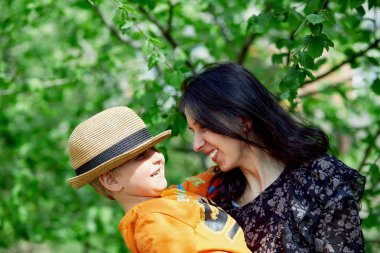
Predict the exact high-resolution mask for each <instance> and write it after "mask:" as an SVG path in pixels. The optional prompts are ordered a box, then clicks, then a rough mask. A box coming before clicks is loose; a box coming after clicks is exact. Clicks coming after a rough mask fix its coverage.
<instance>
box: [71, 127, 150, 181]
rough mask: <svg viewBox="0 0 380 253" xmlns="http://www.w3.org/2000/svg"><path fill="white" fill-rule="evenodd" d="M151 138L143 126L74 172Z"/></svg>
mask: <svg viewBox="0 0 380 253" xmlns="http://www.w3.org/2000/svg"><path fill="white" fill-rule="evenodd" d="M150 138H152V135H151V134H150V133H149V131H148V129H146V128H143V129H141V130H139V131H137V132H135V133H133V134H131V135H129V136H127V137H126V138H124V139H123V140H121V141H119V142H118V143H116V144H115V145H113V146H111V147H109V148H108V149H106V150H105V151H103V152H102V153H100V154H99V155H97V156H95V157H94V158H92V159H91V160H89V161H88V162H86V163H84V164H83V165H82V166H80V167H79V168H78V169H76V170H75V173H76V174H77V176H79V175H81V174H83V173H86V172H88V171H90V170H92V169H93V168H96V167H97V166H99V165H101V164H103V163H105V162H107V161H109V160H111V159H112V158H114V157H117V156H119V155H121V154H123V153H125V152H127V151H129V150H131V149H133V148H135V147H137V146H138V145H140V144H141V143H143V142H145V141H147V140H149V139H150Z"/></svg>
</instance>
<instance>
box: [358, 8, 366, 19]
mask: <svg viewBox="0 0 380 253" xmlns="http://www.w3.org/2000/svg"><path fill="white" fill-rule="evenodd" d="M356 11H357V12H358V13H359V15H360V16H362V17H363V16H364V15H365V10H364V8H363V6H359V7H357V8H356Z"/></svg>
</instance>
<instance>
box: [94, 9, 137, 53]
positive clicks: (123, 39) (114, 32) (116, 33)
mask: <svg viewBox="0 0 380 253" xmlns="http://www.w3.org/2000/svg"><path fill="white" fill-rule="evenodd" d="M90 6H91V7H92V9H93V10H94V11H95V14H96V15H97V16H98V17H99V18H100V20H101V21H102V22H103V24H104V25H105V26H106V27H107V28H108V30H109V31H110V32H111V34H112V35H113V36H114V37H115V38H116V39H118V40H119V41H121V42H123V43H126V44H128V45H129V46H131V47H133V48H136V47H135V46H133V43H132V41H131V40H129V39H128V38H127V37H126V36H123V35H122V34H121V33H120V32H119V30H118V29H117V28H116V27H115V26H113V25H112V24H111V23H109V22H108V20H107V19H106V18H105V16H104V15H103V13H102V12H101V10H100V9H99V8H98V6H96V5H95V4H90Z"/></svg>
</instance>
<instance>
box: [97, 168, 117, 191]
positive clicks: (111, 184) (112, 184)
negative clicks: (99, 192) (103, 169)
mask: <svg viewBox="0 0 380 253" xmlns="http://www.w3.org/2000/svg"><path fill="white" fill-rule="evenodd" d="M99 182H100V183H101V184H102V185H103V187H104V188H106V189H107V190H109V191H113V192H118V191H120V190H121V189H122V188H123V185H122V184H120V183H119V182H118V181H117V178H115V177H114V176H113V175H112V174H111V172H107V173H105V174H103V175H100V176H99Z"/></svg>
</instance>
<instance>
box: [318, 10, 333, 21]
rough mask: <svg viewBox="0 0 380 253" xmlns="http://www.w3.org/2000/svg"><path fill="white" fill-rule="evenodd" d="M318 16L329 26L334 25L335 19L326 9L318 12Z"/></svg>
mask: <svg viewBox="0 0 380 253" xmlns="http://www.w3.org/2000/svg"><path fill="white" fill-rule="evenodd" d="M319 14H320V15H321V16H322V17H323V18H324V19H325V20H326V21H327V22H330V23H331V24H335V18H334V15H333V14H332V13H331V12H330V11H329V10H326V9H323V10H321V11H320V12H319Z"/></svg>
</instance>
